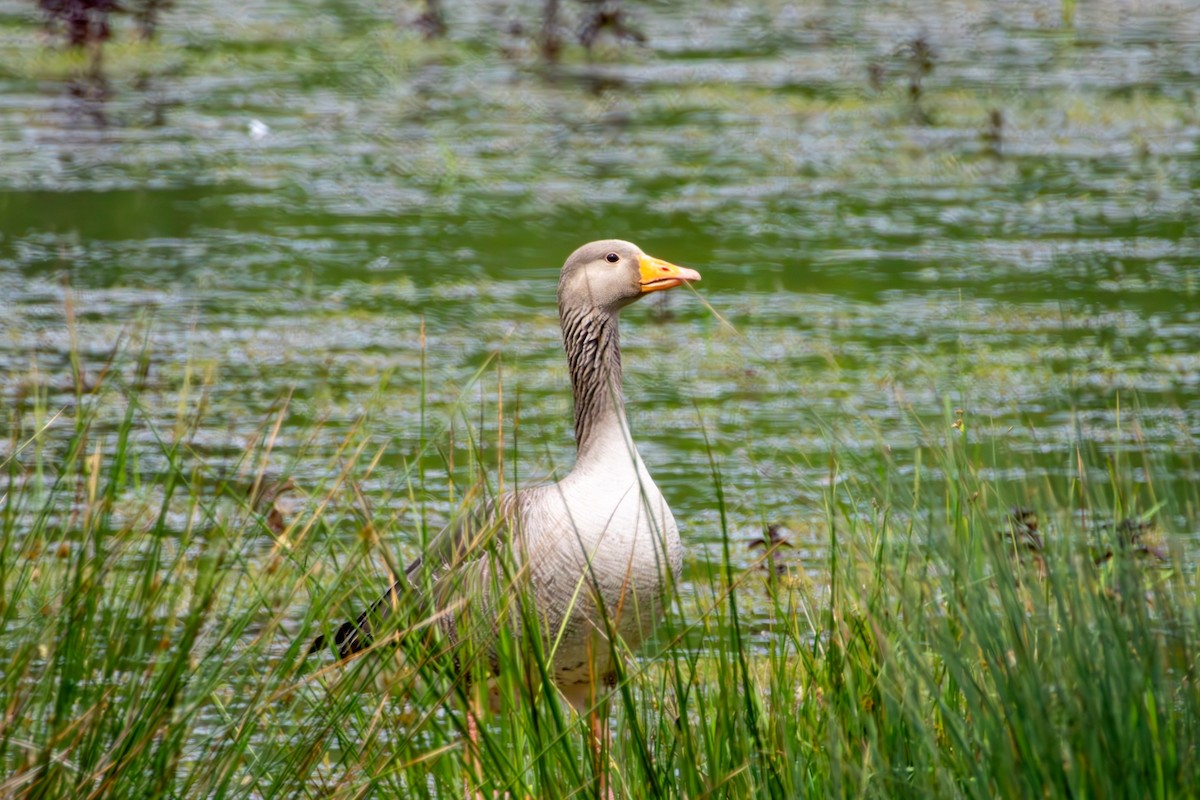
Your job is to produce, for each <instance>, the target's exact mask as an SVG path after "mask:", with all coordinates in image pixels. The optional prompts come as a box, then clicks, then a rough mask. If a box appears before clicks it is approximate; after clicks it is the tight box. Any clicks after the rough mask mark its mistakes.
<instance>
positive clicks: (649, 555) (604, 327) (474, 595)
mask: <svg viewBox="0 0 1200 800" xmlns="http://www.w3.org/2000/svg"><path fill="white" fill-rule="evenodd" d="M699 279H700V275H699V273H697V272H695V271H694V270H690V269H687V268H684V267H677V266H675V265H673V264H669V263H667V262H665V261H660V260H658V259H655V258H651V257H650V256H647V255H645V254H644V253H643V252H642V251H641V250H640V249H639V248H638V247H637V246H636V245H634V244H631V243H630V242H625V241H621V240H618V239H609V240H603V241H598V242H592V243H590V244H587V245H584V246H583V247H581V248H579V249H578V250H576V251H575V252H574V253H573V254H571V256H570V257H569V258H568V259H567V261H566V263H565V264H564V266H563V270H562V274H561V277H560V280H559V287H558V307H559V318H560V322H561V325H562V331H563V345H564V350H565V352H566V356H567V363H568V366H569V370H570V375H571V387H572V393H573V397H574V422H575V439H576V447H577V457H576V461H575V464H574V466H573V467H572V469H571V471H570V472H569V473H568V474H567V475H566V476H564V477H563V478H562V479H561V480H559V481H557V482H555V483H549V484H543V485H538V486H531V487H527V488H523V489H521V490H520V491H518V492H515V493H513V492H510V493H506V494H504V495H501V496H500V497H498V498H497V499H496V500H495V501H494V502H492V503H489V504H487V505H486V506H485V507H484V508H482V509H480V510H478V511H477V512H476V513H474V514H472V515H470V517H469V518H468V519H466V520H464V521H461V522H459V523H456V524H452V525H450V526H448V527H447V528H446V529H445V530H443V531H442V532H441V533H440V534H439V535H438V536H437V537H435V538H434V540H433V541H432V542H431V543H430V546H429V548H428V549H427V550H426V552H425V553H424V554H422V556H420V557H419V558H417V559H416V560H415V561H413V562H412V563H411V564H410V565H409V566H408V568H407V569H406V570H405V577H404V578H402V579H401V580H400V581H398V582H397V583H396V585H394V586H393V587H392V588H391V589H390V590H389V591H388V592H387V593H386V594H385V595H384V597H382V598H381V599H380V600H379V601H377V602H376V603H375V604H374V605H373V606H372V608H371V609H370V610H369V611H367V612H366V613H364V614H363V615H362V616H360V617H359V618H358V620H356V621H353V622H347V623H345V624H343V625H342V626H341V628H340V629H339V630H338V632H337V635H336V637H335V643H336V644H337V646H338V649H339V652H340V654H341V655H342V656H343V657H345V656H347V655H349V654H351V653H353V652H357V651H359V650H361V649H363V648H365V647H366V646H367V645H368V644H369V642H370V638H371V621H372V619H375V620H379V619H381V618H382V617H384V616H386V615H387V613H389V611H390V609H391V607H392V605H393V603H394V602H395V599H396V598H397V597H398V596H399V595H400V594H401V593H402V592H404V591H405V590H407V589H408V588H409V587H412V586H415V585H417V584H418V583H419V579H420V576H421V573H422V572H423V570H426V569H428V570H430V571H431V574H430V576H429V582H428V584H426V585H429V586H430V587H431V593H432V600H433V604H434V605H435V606H436V607H437V608H438V609H439V610H440V611H442V612H443V616H442V619H443V626H444V627H445V628H446V630H447V632H448V633H450V634H451V635H452V636H459V635H462V632H463V631H462V626H461V625H459V624H458V622H457V618H459V617H460V615H462V610H463V609H466V608H469V609H470V614H469V616H470V618H471V619H473V620H485V621H489V622H488V624H485V625H482V626H478V627H476V630H479V631H480V633H479V635H483V636H488V635H491V634H493V633H494V628H495V626H496V625H499V624H501V622H500V621H501V620H502V619H506V620H508V621H509V622H510V623H512V624H517V625H518V628H519V627H520V626H519V621H518V620H519V618H520V615H519V614H514V613H511V612H512V609H511V608H508V606H509V605H511V604H510V603H508V600H509V598H510V597H512V596H513V595H512V594H511V593H510V592H508V591H507V589H508V588H516V587H512V586H511V584H512V583H513V582H517V581H519V582H521V583H522V586H524V587H527V588H528V589H529V590H530V591H531V597H532V600H533V603H534V606H535V609H536V618H537V620H538V624H539V626H540V628H541V631H540V634H541V636H542V637H543V642H544V645H545V647H546V650H545V652H546V653H547V654H548V655H549V656H550V664H551V668H552V670H553V677H554V680H555V683H556V684H557V685H558V686H559V688H560V689H561V690H562V692H563V693H564V695H565V696H566V697H567V699H568V700H570V701H571V702H572V703H573V704H574V705H576V706H577V707H583V706H584V705H585V704H586V702H587V700H588V698H589V697H590V696H592V695H593V694H594V693H595V691H596V690H597V688H598V687H599V686H601V685H602V684H604V683H607V682H608V681H610V680H611V674H612V671H613V662H612V659H613V658H614V656H613V655H612V654H613V643H612V642H610V641H609V636H608V631H609V630H610V625H611V630H613V631H615V632H616V633H617V634H618V635H619V636H620V637H621V639H623V640H624V642H625V643H626V644H627V645H628V646H630V647H632V648H636V647H637V646H638V645H639V644H640V643H641V642H642V641H643V639H645V638H646V636H647V635H648V634H649V633H650V631H651V630H652V629H653V626H654V624H655V623H656V622H657V620H658V619H659V618H660V617H661V614H662V610H663V605H664V602H665V600H666V592H667V591H668V589H669V587H670V585H671V583H672V582H673V581H674V580H675V579H677V578H678V577H679V574H680V570H681V569H682V565H683V545H682V542H681V540H680V537H679V530H678V528H677V526H676V523H675V518H674V516H673V515H672V514H671V510H670V508H669V507H668V506H667V502H666V500H665V498H664V497H663V495H662V492H661V491H659V489H658V486H657V485H655V483H654V480H653V478H651V476H650V472H649V470H648V469H647V468H646V464H645V462H644V461H643V460H642V458H641V455H640V454H639V453H638V450H637V446H636V445H635V444H634V440H633V436H632V434H631V432H630V430H629V425H628V420H627V418H626V414H625V401H624V397H623V394H622V386H621V353H620V343H619V336H618V324H617V315H618V313H619V311H620V310H621V308H623V307H624V306H626V305H628V304H630V303H632V302H634V301H635V300H637V299H638V298H639V297H642V296H643V295H645V294H648V293H650V292H654V291H659V290H662V289H670V288H673V287H675V286H679V285H680V284H682V283H684V282H687V281H695V280H699ZM489 532H490V533H491V534H494V535H496V536H499V537H502V546H504V547H506V548H508V552H507V553H506V554H505V555H511V560H510V561H509V562H508V564H509V566H508V567H507V568H508V569H510V570H512V572H511V573H510V574H504V575H501V574H500V573H499V571H498V570H499V569H500V567H499V566H498V562H497V559H495V558H494V557H489V556H486V555H483V553H485V552H486V550H487V548H486V547H480V546H479V542H480V541H481V540H482V538H483V537H484V536H486V535H488V534H489ZM471 635H475V634H474V633H472V634H471ZM521 635H522V636H528V635H530V633H529V632H527V631H522V632H521ZM322 646H323V638H318V640H317V642H315V643H314V645H313V649H319V648H320V647H322Z"/></svg>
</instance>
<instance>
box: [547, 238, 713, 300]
mask: <svg viewBox="0 0 1200 800" xmlns="http://www.w3.org/2000/svg"><path fill="white" fill-rule="evenodd" d="M698 280H700V273H699V272H696V270H694V269H688V268H687V267H677V266H675V265H674V264H671V263H669V262H667V261H663V260H662V259H659V258H654V257H653V256H648V255H646V254H645V253H643V252H642V249H641V248H640V247H638V246H637V245H636V244H633V243H632V242H626V241H622V240H621V239H602V240H600V241H598V242H590V243H588V244H585V245H584V246H583V247H580V248H579V249H578V250H576V251H575V252H574V253H572V254H571V255H570V257H569V258H568V259H567V262H566V264H564V265H563V269H562V277H561V278H560V279H559V282H558V305H559V308H572V309H581V310H582V309H595V310H597V311H602V312H606V313H610V314H613V313H616V312H617V311H620V310H621V309H622V308H624V307H625V306H627V305H629V304H630V303H632V302H633V301H635V300H637V299H638V298H640V297H643V296H645V295H647V294H650V293H651V292H658V291H662V290H663V289H673V288H675V287H676V286H679V285H681V284H683V283H687V282H689V281H698Z"/></svg>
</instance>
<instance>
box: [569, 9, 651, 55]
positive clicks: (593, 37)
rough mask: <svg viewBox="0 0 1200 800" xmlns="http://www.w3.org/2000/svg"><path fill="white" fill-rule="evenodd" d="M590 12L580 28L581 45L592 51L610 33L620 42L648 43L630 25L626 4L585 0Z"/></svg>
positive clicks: (643, 36) (643, 35)
mask: <svg viewBox="0 0 1200 800" xmlns="http://www.w3.org/2000/svg"><path fill="white" fill-rule="evenodd" d="M584 3H585V5H587V6H590V10H589V11H588V13H587V15H586V16H585V17H584V19H583V24H582V25H580V27H579V43H580V44H581V45H583V46H584V47H586V48H587V49H588V50H591V49H592V47H593V46H594V45H595V44H596V42H597V40H599V38H600V36H601V35H602V34H603V33H604V32H605V31H608V32H609V33H611V34H612V35H613V36H615V37H617V39H618V40H624V39H629V40H632V41H635V42H638V43H641V42H645V41H646V35H645V34H644V33H642V32H641V31H639V30H638V29H637V28H634V27H633V26H632V25H630V23H629V15H628V14H627V13H625V8H624V4H623V3H621V2H620V0H584Z"/></svg>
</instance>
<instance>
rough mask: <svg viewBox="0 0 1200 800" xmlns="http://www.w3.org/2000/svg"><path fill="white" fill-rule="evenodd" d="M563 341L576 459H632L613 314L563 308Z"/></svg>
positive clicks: (632, 452) (581, 462) (561, 314)
mask: <svg viewBox="0 0 1200 800" xmlns="http://www.w3.org/2000/svg"><path fill="white" fill-rule="evenodd" d="M560 317H561V321H562V330H563V345H564V349H565V350H566V353H567V365H568V368H569V370H570V373H571V391H572V395H573V396H574V400H575V444H576V447H577V449H578V452H579V455H578V462H577V463H578V464H580V465H586V464H589V463H592V462H595V461H597V460H603V459H605V457H606V456H612V457H618V458H623V460H624V461H625V462H626V463H630V462H631V461H632V460H636V458H637V451H636V449H634V446H633V439H632V437H631V436H630V434H629V424H628V421H627V419H626V417H625V400H624V397H623V395H622V387H621V345H620V338H619V334H618V326H617V315H616V314H614V313H612V312H608V311H602V310H599V309H586V310H581V309H571V308H563V309H562V310H561V312H560Z"/></svg>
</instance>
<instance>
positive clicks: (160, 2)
mask: <svg viewBox="0 0 1200 800" xmlns="http://www.w3.org/2000/svg"><path fill="white" fill-rule="evenodd" d="M174 7H175V0H136V2H133V3H131V4H130V6H129V12H130V13H131V14H132V15H133V19H134V21H135V22H137V28H138V35H139V36H141V37H142V39H144V40H146V41H150V40H151V39H153V38H154V34H155V33H157V32H158V18H159V16H160V15H161V14H162V13H163V12H164V11H169V10H171V9H172V8H174Z"/></svg>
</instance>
